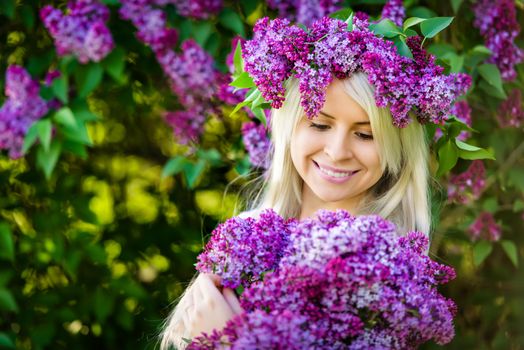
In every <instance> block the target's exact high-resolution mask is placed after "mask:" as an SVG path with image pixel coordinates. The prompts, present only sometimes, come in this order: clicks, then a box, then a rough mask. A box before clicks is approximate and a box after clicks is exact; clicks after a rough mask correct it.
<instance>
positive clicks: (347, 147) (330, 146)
mask: <svg viewBox="0 0 524 350" xmlns="http://www.w3.org/2000/svg"><path fill="white" fill-rule="evenodd" d="M324 152H325V153H326V154H327V155H328V156H329V158H331V160H332V161H333V162H337V161H341V160H344V159H348V158H351V157H353V152H352V151H351V142H350V138H349V136H348V135H347V134H345V133H339V134H334V135H330V136H329V137H327V138H326V144H325V145H324Z"/></svg>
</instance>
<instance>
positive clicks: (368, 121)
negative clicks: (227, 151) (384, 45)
mask: <svg viewBox="0 0 524 350" xmlns="http://www.w3.org/2000/svg"><path fill="white" fill-rule="evenodd" d="M286 91H287V94H286V99H285V102H284V104H283V106H282V108H280V109H274V110H273V111H272V118H271V123H272V124H271V130H272V140H273V154H272V158H271V167H270V169H269V176H268V178H267V181H266V183H265V185H264V186H263V188H262V190H261V195H260V196H259V197H260V201H258V202H255V203H254V204H253V206H252V207H251V210H255V211H259V210H262V209H266V208H272V209H274V210H275V211H276V212H278V213H279V214H281V215H283V216H285V217H296V218H301V219H302V218H306V217H310V216H312V215H313V214H314V213H315V212H316V211H317V210H318V209H322V208H323V209H346V210H348V211H349V212H350V213H352V214H354V215H357V214H379V215H381V216H382V217H384V218H387V219H389V220H391V221H393V222H395V223H396V224H397V225H398V226H399V227H401V228H402V231H404V232H407V231H409V230H419V231H422V232H426V233H429V231H430V221H431V220H430V212H429V197H428V177H429V176H428V168H427V162H428V147H427V142H426V139H425V136H424V130H423V128H422V126H421V125H420V124H419V123H418V122H417V121H416V120H414V121H413V122H411V123H410V124H409V125H407V126H406V127H404V128H397V127H395V126H394V125H393V124H392V123H391V114H390V112H389V110H388V109H387V108H379V107H377V106H376V103H375V99H374V88H373V86H372V85H370V84H369V82H368V79H367V76H366V74H365V73H355V74H353V75H352V76H351V78H347V79H344V80H336V79H335V80H334V81H333V82H332V83H331V84H330V85H329V87H328V88H327V90H326V101H325V103H324V105H323V108H322V109H321V110H320V112H319V115H318V116H317V117H315V118H314V119H308V118H307V117H305V115H304V111H303V109H302V107H301V106H300V92H299V88H298V82H297V81H296V80H290V81H289V82H288V84H287V87H286Z"/></svg>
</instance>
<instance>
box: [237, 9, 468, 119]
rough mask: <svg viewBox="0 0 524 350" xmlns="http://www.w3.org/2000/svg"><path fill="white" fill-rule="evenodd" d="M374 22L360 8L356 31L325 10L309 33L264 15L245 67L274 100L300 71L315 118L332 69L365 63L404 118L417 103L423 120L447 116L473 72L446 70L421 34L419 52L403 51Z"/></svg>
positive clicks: (382, 103)
mask: <svg viewBox="0 0 524 350" xmlns="http://www.w3.org/2000/svg"><path fill="white" fill-rule="evenodd" d="M368 23H369V22H368V19H367V17H365V16H363V15H361V14H358V15H356V16H355V17H354V28H353V31H351V32H348V31H347V29H346V28H347V25H346V23H345V22H343V21H339V20H336V19H332V18H329V17H323V18H321V19H320V20H318V21H316V22H315V23H313V25H312V26H311V29H310V31H309V32H307V33H306V32H305V31H304V30H303V29H302V28H300V27H297V26H292V25H290V24H289V21H288V20H285V19H275V20H273V21H270V20H269V19H268V18H262V19H260V20H259V21H258V22H257V24H256V25H255V28H254V38H253V39H252V40H249V41H247V42H246V43H245V44H244V46H243V52H242V57H243V58H244V62H245V70H246V71H247V72H248V73H249V74H250V76H251V77H252V78H253V80H254V82H255V84H256V85H257V87H258V89H259V90H260V92H261V93H262V96H263V97H264V98H265V99H266V101H269V102H270V103H271V106H272V107H273V108H280V107H281V106H282V103H283V101H284V95H285V88H284V82H285V81H286V80H287V79H288V78H289V77H291V76H294V77H295V78H297V79H298V80H299V89H300V93H301V97H302V100H301V104H302V107H303V108H304V110H305V113H306V115H307V116H308V117H309V118H313V117H315V116H316V115H317V114H318V111H319V110H320V108H321V107H322V105H323V103H324V101H325V93H326V87H327V86H328V85H329V83H330V82H331V80H332V75H334V76H335V77H337V78H338V79H344V78H347V77H350V76H351V75H352V74H353V73H354V72H357V71H361V72H364V73H366V74H367V76H368V80H369V82H370V83H371V84H372V85H374V87H375V100H376V104H377V106H379V107H389V109H390V110H391V114H392V117H393V123H394V124H395V125H396V126H398V127H404V126H406V125H407V124H408V123H409V122H410V117H409V115H408V112H409V111H411V110H413V111H414V113H415V115H416V116H417V118H418V120H419V121H420V122H421V123H426V122H432V123H437V124H441V123H442V122H443V121H444V119H445V118H446V116H447V115H448V113H449V109H450V107H451V105H452V103H453V101H454V100H455V99H456V98H457V97H458V96H459V95H461V94H463V93H465V92H466V91H467V89H468V88H469V86H470V85H471V77H469V76H468V75H467V74H462V73H457V74H451V75H447V76H446V75H443V68H442V67H440V66H437V65H436V63H435V57H434V56H432V55H429V54H428V53H427V52H426V51H425V50H424V49H423V48H422V47H421V45H420V44H421V39H420V38H418V37H410V38H408V40H407V44H408V46H409V47H410V48H411V50H412V51H413V55H414V60H411V59H409V58H407V57H403V56H400V55H399V54H398V53H397V50H396V48H395V46H394V44H393V42H391V41H387V40H384V39H382V38H378V37H376V36H375V35H374V34H373V32H371V31H370V30H369V28H368Z"/></svg>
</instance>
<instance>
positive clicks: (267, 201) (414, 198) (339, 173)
mask: <svg viewBox="0 0 524 350" xmlns="http://www.w3.org/2000/svg"><path fill="white" fill-rule="evenodd" d="M359 21H360V22H359ZM354 23H355V25H356V26H357V27H356V28H354V30H353V31H352V32H351V33H350V34H347V33H344V31H345V30H346V28H347V25H346V23H344V22H341V21H336V20H333V19H326V18H324V19H322V20H321V21H320V23H319V24H318V25H317V27H315V25H313V29H312V30H311V31H310V32H308V34H307V35H309V36H314V35H317V37H313V38H311V37H308V36H307V35H306V36H304V35H298V36H297V37H298V39H297V40H304V41H302V42H300V43H298V44H297V43H296V42H292V43H289V40H290V39H289V38H294V35H295V34H296V32H297V31H299V29H296V28H293V29H292V31H290V32H286V31H287V30H288V28H290V27H289V26H288V23H287V22H285V21H284V20H275V21H272V22H270V21H269V20H267V19H262V20H261V21H260V22H259V23H258V24H257V25H256V26H255V35H254V39H253V40H251V41H250V42H248V43H246V45H244V47H243V57H244V62H245V70H246V71H247V72H249V74H250V75H251V76H253V77H254V80H255V81H256V82H258V83H257V87H258V88H259V89H260V91H261V92H262V95H263V96H264V97H265V98H266V100H268V101H270V102H272V106H273V107H274V108H273V109H272V114H271V137H272V143H273V149H272V152H271V154H270V168H269V170H268V176H267V178H266V180H265V182H264V185H263V186H262V189H261V191H260V194H259V196H258V197H257V199H256V200H255V201H253V203H252V204H251V206H250V207H249V208H248V209H249V211H248V212H247V213H243V214H241V215H245V216H248V215H249V216H255V215H257V213H258V212H260V211H261V210H262V209H266V208H272V209H273V210H275V211H276V212H277V213H278V214H280V215H282V216H284V217H293V218H298V219H304V218H308V217H313V216H314V215H315V212H317V211H318V210H319V209H327V210H335V209H344V210H347V211H348V212H350V213H351V214H353V215H360V214H378V215H380V216H382V217H384V218H386V219H388V220H390V221H393V222H394V223H395V224H396V225H397V226H398V227H399V232H407V231H411V230H417V231H422V232H425V233H427V234H429V233H430V223H431V217H430V216H431V214H430V205H429V195H428V181H429V175H428V145H427V141H426V138H425V133H424V129H423V126H422V125H421V124H420V123H419V122H417V119H424V120H426V121H427V120H428V119H429V120H431V121H434V122H438V121H439V118H442V115H440V114H442V113H446V111H447V109H446V108H449V105H450V103H451V102H452V99H453V98H455V97H456V96H458V95H460V94H461V93H463V92H464V91H465V89H467V85H468V81H467V80H466V81H465V80H464V79H462V77H461V76H459V75H456V76H454V77H453V79H452V80H450V79H449V77H450V76H445V75H443V74H441V72H442V71H441V70H439V69H434V67H435V66H434V62H433V61H432V60H431V59H426V58H425V57H426V56H425V53H421V52H423V51H420V50H422V49H421V48H420V45H418V46H417V45H412V50H413V51H414V56H415V57H416V59H415V60H414V62H413V63H411V62H410V61H408V60H406V59H405V58H402V57H400V56H398V55H397V54H396V53H394V51H388V50H395V49H394V47H393V49H390V46H388V45H384V39H382V38H376V37H375V36H374V35H373V34H370V32H369V31H368V30H367V29H366V28H367V27H366V26H365V23H364V22H362V21H361V19H356V20H355V22H354ZM358 26H360V27H358ZM326 28H327V29H326ZM315 30H317V31H318V32H319V33H317V34H315ZM283 32H284V34H285V35H282V33H283ZM268 33H269V34H268ZM275 38H276V39H275ZM304 38H305V39H304ZM330 38H331V39H330ZM275 40H277V42H275ZM278 40H281V41H278ZM337 40H338V42H337ZM352 40H353V42H354V43H355V44H354V47H352V46H351V45H352ZM373 40H375V41H373ZM324 41H325V42H326V45H331V47H330V48H329V47H328V48H326V47H322V46H321V45H323V42H324ZM362 42H367V45H360V43H362ZM415 44H420V42H415ZM286 45H287V46H286ZM304 45H306V46H304ZM307 45H313V46H314V47H313V49H311V50H310V51H309V52H313V53H314V54H310V55H308V56H301V54H300V52H298V53H297V50H295V49H296V48H303V47H306V48H307ZM344 45H345V46H344ZM359 45H360V46H359ZM275 47H276V48H278V50H281V51H282V52H283V53H281V54H280V56H279V53H278V52H276V51H275V50H276V49H275ZM341 47H342V49H340V48H341ZM344 47H345V48H344ZM355 47H356V48H358V49H359V50H361V52H360V53H358V51H357V50H356V49H355ZM410 47H411V46H410ZM348 48H351V51H350V50H349V49H348ZM261 50H262V51H263V50H266V51H265V52H263V54H264V55H266V56H263V55H262V56H261V54H260V52H261ZM294 50H295V51H294ZM330 50H331V51H330ZM337 50H342V51H341V52H339V53H337V52H336V51H337ZM344 50H348V51H347V52H348V58H347V59H344V60H341V59H340V57H341V55H344V52H345V51H344ZM416 50H419V52H416ZM333 52H334V53H333ZM355 52H357V53H355ZM369 52H371V53H373V55H374V56H370V55H368V53H369ZM349 53H351V56H349ZM321 55H324V56H322V57H321ZM423 55H424V56H423ZM305 57H307V59H311V60H313V62H312V63H311V62H310V63H308V64H307V65H304V59H305ZM326 57H327V58H326ZM342 57H343V56H342ZM264 59H267V61H266V62H267V65H268V66H263V67H262V69H259V68H260V66H261V65H263V63H264V62H262V63H260V61H263V60H264ZM292 59H296V62H295V63H294V66H293V65H291V64H290V63H289V62H290V61H291V60H292ZM371 59H372V60H371ZM329 60H331V61H329ZM274 62H276V64H275V66H274V67H273V66H271V64H272V63H274ZM326 62H327V63H326ZM330 62H331V63H330ZM333 62H334V63H336V65H335V64H333ZM377 62H378V63H382V64H377ZM344 64H347V67H348V68H347V72H346V73H345V78H343V79H338V78H335V77H340V76H341V75H343V74H341V71H343V68H344ZM410 64H413V66H409V65H410ZM282 67H288V68H289V67H291V68H289V69H292V70H293V74H291V73H290V74H289V75H286V74H282V75H281V77H283V78H285V83H284V81H280V82H278V81H277V82H275V81H273V82H271V83H269V84H267V81H269V80H268V79H275V78H274V77H275V76H277V77H278V74H273V73H274V72H279V69H280V70H282ZM325 67H328V68H329V69H331V72H332V73H333V74H331V73H329V72H330V71H329V69H327V68H326V69H324V68H325ZM355 67H357V69H356V71H355ZM428 67H429V69H424V70H423V71H424V73H420V72H419V73H420V74H427V72H428V71H430V72H431V74H432V76H431V79H433V80H431V79H429V78H428V79H429V80H428V81H430V82H431V83H432V84H434V86H433V85H432V86H431V89H430V88H428V86H424V85H423V84H416V85H415V84H413V83H412V82H413V81H412V80H409V79H407V78H406V74H405V71H407V70H409V71H410V74H415V73H416V72H418V71H417V69H419V70H422V68H428ZM323 69H324V70H323ZM395 69H396V70H395ZM432 69H433V70H432ZM308 70H309V71H308ZM297 72H298V73H297ZM326 72H327V73H329V74H326ZM414 72H415V73H414ZM264 74H265V75H264ZM322 74H323V75H322ZM288 76H290V78H289V79H288V78H287V77H288ZM319 77H320V78H319ZM421 77H422V76H419V77H415V78H416V79H419V80H420V79H422V78H421ZM308 79H309V80H308ZM315 79H316V80H315ZM322 79H323V80H322ZM381 79H383V80H381ZM446 79H448V80H446ZM461 79H462V80H461ZM312 81H313V82H314V84H313V83H312ZM371 81H372V82H373V84H372V83H370V82H371ZM392 81H393V82H394V83H396V84H397V85H396V86H397V87H398V89H399V91H403V92H402V93H397V92H398V91H391V89H390V90H388V89H387V88H388V87H389V86H391V85H388V84H391V82H392ZM415 81H418V80H415ZM420 81H425V80H420ZM444 82H448V84H447V86H446V84H445V83H444ZM454 82H456V84H457V86H456V87H453V86H452V85H453V84H452V83H454ZM278 83H281V84H282V87H284V88H285V95H284V96H281V95H279V93H280V91H281V90H278V89H279V84H278ZM322 84H324V86H325V88H322ZM271 89H274V90H271ZM417 89H418V90H417ZM438 89H448V90H446V91H444V92H443V93H439V90H438ZM427 91H430V92H431V94H426V95H424V94H425V92H427ZM305 96H306V97H305ZM377 96H378V97H379V98H380V99H381V101H380V102H381V103H379V101H377V100H376V98H377ZM272 97H275V100H271V98H272ZM446 98H447V100H446ZM450 98H451V100H450ZM277 100H278V101H277ZM275 101H276V102H275ZM384 101H387V102H388V106H393V107H391V108H381V107H377V104H379V105H380V104H384ZM417 101H420V103H421V106H415V105H413V106H412V105H408V107H407V108H403V107H404V106H405V105H407V104H408V103H412V104H415V103H416V102H417ZM435 106H442V110H440V111H439V110H438V109H436V108H435ZM411 107H412V109H410V108H411ZM425 108H426V109H425ZM408 112H409V115H408ZM417 113H418V114H417ZM421 116H423V118H422V117H421ZM392 121H393V122H392ZM399 126H401V127H399ZM241 312H242V309H241V308H240V304H239V302H238V299H237V297H236V295H235V293H234V292H233V291H232V290H230V289H227V288H222V287H221V284H220V278H219V277H217V276H214V275H209V274H200V275H198V276H197V277H196V279H195V280H194V282H193V283H192V284H191V285H190V287H188V289H187V290H186V292H185V293H184V295H183V296H182V297H181V299H180V301H179V303H178V305H177V306H176V308H175V310H174V311H173V312H172V314H171V316H170V317H169V318H168V320H167V321H166V324H165V328H164V330H163V333H162V335H161V337H162V340H161V348H162V349H168V348H170V347H176V348H179V349H183V348H185V346H186V345H187V341H186V340H188V339H191V338H193V337H195V336H197V335H199V334H201V333H202V332H210V331H212V330H213V329H221V328H223V327H224V325H225V324H226V322H227V321H228V320H229V319H231V318H232V317H234V316H235V315H236V314H238V313H241Z"/></svg>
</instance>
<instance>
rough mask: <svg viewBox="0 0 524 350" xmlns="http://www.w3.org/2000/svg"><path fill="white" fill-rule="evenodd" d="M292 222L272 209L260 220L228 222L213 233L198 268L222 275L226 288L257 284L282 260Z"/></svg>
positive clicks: (262, 215) (236, 218)
mask: <svg viewBox="0 0 524 350" xmlns="http://www.w3.org/2000/svg"><path fill="white" fill-rule="evenodd" d="M291 223H292V221H290V222H286V221H285V220H284V219H282V218H281V217H280V216H279V215H277V214H276V213H275V212H274V211H272V210H266V211H264V212H263V213H261V214H260V216H259V217H258V218H257V219H253V218H247V219H242V218H239V217H235V218H232V219H230V220H227V221H226V222H224V223H223V224H221V225H219V226H218V227H217V228H216V229H215V230H214V231H213V232H212V233H211V239H210V241H209V243H208V244H207V245H206V248H205V250H204V252H203V253H202V254H200V255H199V256H198V263H197V265H196V268H197V270H198V271H200V272H208V273H209V272H212V273H216V274H218V275H220V276H221V277H222V283H223V285H224V286H225V287H231V288H236V287H238V286H239V285H247V284H248V283H250V282H252V281H256V280H258V279H260V277H261V274H262V273H263V272H266V271H269V270H272V269H274V268H275V267H276V265H277V264H278V262H279V261H280V259H281V257H282V253H283V251H284V247H285V246H286V245H287V243H288V237H287V226H288V225H290V224H291Z"/></svg>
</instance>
